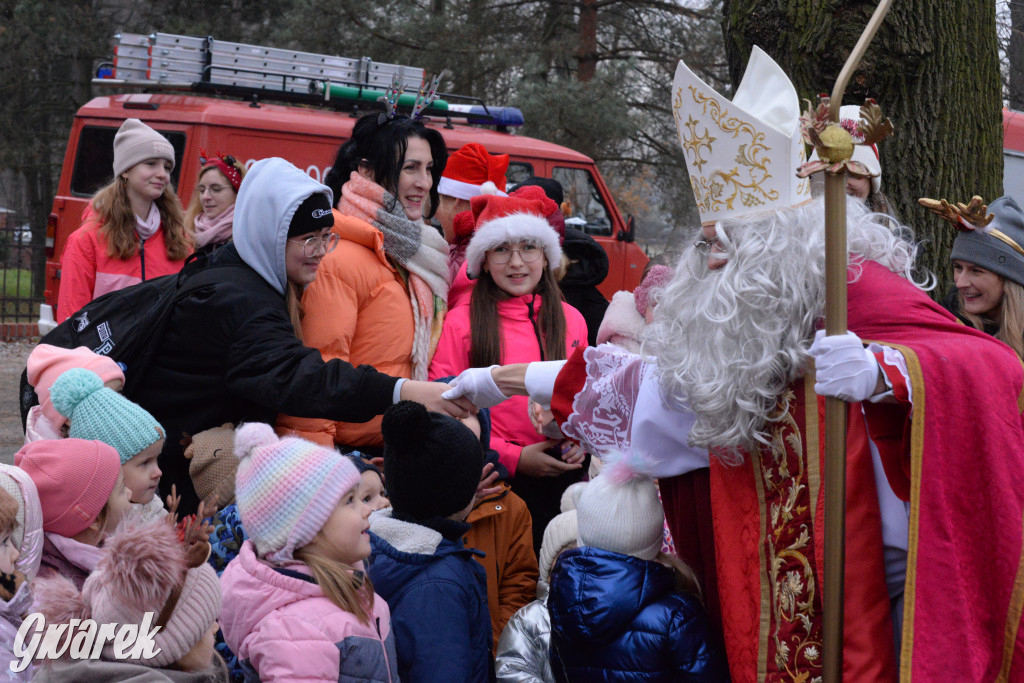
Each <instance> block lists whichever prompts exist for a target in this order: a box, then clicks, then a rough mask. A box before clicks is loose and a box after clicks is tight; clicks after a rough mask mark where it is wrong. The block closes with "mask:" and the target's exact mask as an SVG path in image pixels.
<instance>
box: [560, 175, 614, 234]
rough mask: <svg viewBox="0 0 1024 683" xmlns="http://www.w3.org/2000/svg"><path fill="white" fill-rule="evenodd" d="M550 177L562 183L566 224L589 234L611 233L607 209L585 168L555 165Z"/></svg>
mask: <svg viewBox="0 0 1024 683" xmlns="http://www.w3.org/2000/svg"><path fill="white" fill-rule="evenodd" d="M551 177H552V178H554V179H555V180H557V181H558V182H560V183H561V184H562V189H563V190H564V191H565V201H566V202H568V203H569V208H570V214H569V217H568V218H566V219H565V224H566V225H573V226H575V227H576V228H578V229H580V230H583V231H584V232H586V233H587V234H590V235H611V234H612V222H611V220H610V219H609V218H608V209H607V207H605V205H604V201H603V200H602V199H601V193H600V192H598V191H597V185H595V184H594V179H593V178H592V177H591V176H590V171H588V170H587V169H585V168H565V167H559V166H556V167H555V168H554V171H553V172H552V173H551Z"/></svg>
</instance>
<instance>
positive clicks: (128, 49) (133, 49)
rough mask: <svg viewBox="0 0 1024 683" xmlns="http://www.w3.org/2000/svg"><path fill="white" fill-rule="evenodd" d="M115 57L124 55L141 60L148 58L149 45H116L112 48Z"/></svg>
mask: <svg viewBox="0 0 1024 683" xmlns="http://www.w3.org/2000/svg"><path fill="white" fill-rule="evenodd" d="M114 56H115V57H125V58H131V59H141V60H143V61H145V60H147V59H149V46H148V45H118V46H117V47H115V48H114Z"/></svg>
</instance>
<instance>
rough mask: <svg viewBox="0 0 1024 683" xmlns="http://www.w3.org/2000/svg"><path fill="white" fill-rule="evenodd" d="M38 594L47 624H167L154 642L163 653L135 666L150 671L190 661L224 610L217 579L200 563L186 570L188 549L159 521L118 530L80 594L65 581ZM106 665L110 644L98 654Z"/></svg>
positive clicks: (54, 580)
mask: <svg viewBox="0 0 1024 683" xmlns="http://www.w3.org/2000/svg"><path fill="white" fill-rule="evenodd" d="M35 593H36V600H37V605H38V608H39V611H40V612H42V613H43V615H44V616H45V617H46V618H47V621H48V622H54V623H67V622H68V621H70V620H71V619H93V620H95V621H96V622H97V623H100V624H116V625H121V624H141V623H142V620H143V618H144V617H145V615H146V613H147V612H150V613H152V614H153V617H152V622H151V625H158V623H157V622H158V620H159V618H160V617H161V616H162V615H163V616H164V618H165V620H166V622H165V623H164V624H163V625H162V627H161V629H160V631H159V633H157V634H156V636H155V637H154V638H153V642H154V644H155V645H156V647H157V648H159V649H160V652H158V653H157V655H156V656H155V657H153V658H151V659H143V660H140V661H139V663H140V664H142V665H144V666H151V667H167V666H169V665H171V664H173V663H174V662H177V661H178V660H179V659H181V658H182V657H184V656H185V655H186V654H188V652H189V651H190V650H191V649H192V648H193V647H194V646H195V645H196V643H198V642H199V641H200V640H201V639H202V637H203V635H205V634H206V632H207V631H208V630H209V629H210V627H211V626H212V625H213V622H214V621H216V620H217V617H218V616H219V615H220V605H221V591H220V582H219V580H218V579H217V572H215V571H214V570H213V567H211V566H210V565H209V564H207V563H206V562H201V561H200V562H199V563H198V565H197V566H195V567H191V568H190V567H189V566H188V563H187V562H186V552H185V546H184V545H183V544H182V543H180V542H179V541H178V536H177V533H176V531H175V530H174V528H172V527H171V526H170V525H169V524H167V523H166V522H165V521H164V520H162V519H161V520H156V521H152V522H149V523H147V524H144V525H141V526H140V525H138V524H127V525H122V526H121V527H120V529H119V530H118V531H117V532H116V533H115V534H113V535H112V536H110V537H109V538H108V539H107V540H106V542H105V543H104V545H103V554H102V556H101V557H100V560H99V562H98V563H97V564H96V568H95V569H94V570H93V571H92V573H91V574H90V575H89V578H87V579H86V580H85V583H84V584H83V585H82V591H81V593H79V592H78V590H77V589H76V588H75V586H74V584H73V583H71V582H70V581H68V580H67V579H66V578H64V577H62V576H54V577H50V578H44V579H38V580H37V581H36V585H35ZM173 595H177V598H176V599H174V598H173V597H172V596H173ZM165 609H166V611H167V612H169V615H168V614H166V613H165ZM103 658H104V659H110V660H112V659H114V644H113V643H108V644H107V645H106V646H105V647H104V648H103Z"/></svg>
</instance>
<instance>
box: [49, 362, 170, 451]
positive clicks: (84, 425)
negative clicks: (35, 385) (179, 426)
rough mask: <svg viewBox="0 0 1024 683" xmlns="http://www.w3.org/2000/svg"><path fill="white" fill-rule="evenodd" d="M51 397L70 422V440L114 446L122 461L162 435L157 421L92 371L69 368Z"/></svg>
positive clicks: (54, 384) (55, 384)
mask: <svg viewBox="0 0 1024 683" xmlns="http://www.w3.org/2000/svg"><path fill="white" fill-rule="evenodd" d="M50 400H51V401H52V402H53V407H54V409H56V411H57V412H58V413H60V414H61V415H63V416H64V417H66V418H67V419H68V420H69V421H70V423H71V425H70V429H69V433H68V436H69V437H71V438H73V439H88V440H90V441H93V440H95V441H102V442H103V443H105V444H107V445H108V446H113V447H114V448H116V449H117V453H118V455H120V456H121V464H122V465H123V464H125V463H126V462H128V461H129V460H131V459H132V458H134V457H135V456H136V455H138V454H139V453H141V452H142V451H144V450H146V449H147V448H149V447H150V446H152V445H153V444H154V443H156V442H157V441H159V440H160V439H162V438H164V430H163V427H161V426H160V423H159V422H157V421H156V419H155V418H154V417H153V416H152V415H150V414H149V413H148V412H146V410H144V409H143V408H142V407H141V406H139V405H138V404H135V403H132V402H131V401H129V400H128V399H126V398H125V397H124V396H122V395H121V394H119V393H117V392H116V391H114V390H113V389H108V388H107V387H105V386H103V380H102V379H100V376H99V375H97V374H96V373H95V372H93V371H92V370H86V369H85V368H72V369H70V370H68V371H67V372H65V373H64V374H62V375H61V376H60V377H58V378H57V381H55V382H54V383H53V386H52V387H50Z"/></svg>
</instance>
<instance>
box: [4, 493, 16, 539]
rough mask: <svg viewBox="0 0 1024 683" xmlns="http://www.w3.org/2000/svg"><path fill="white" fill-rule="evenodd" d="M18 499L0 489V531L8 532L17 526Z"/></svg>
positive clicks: (11, 531)
mask: <svg viewBox="0 0 1024 683" xmlns="http://www.w3.org/2000/svg"><path fill="white" fill-rule="evenodd" d="M18 507H19V506H18V501H17V500H15V499H14V496H12V495H11V494H9V493H7V491H5V490H3V489H0V533H2V534H10V533H13V532H14V530H15V529H16V528H17V527H18Z"/></svg>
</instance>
